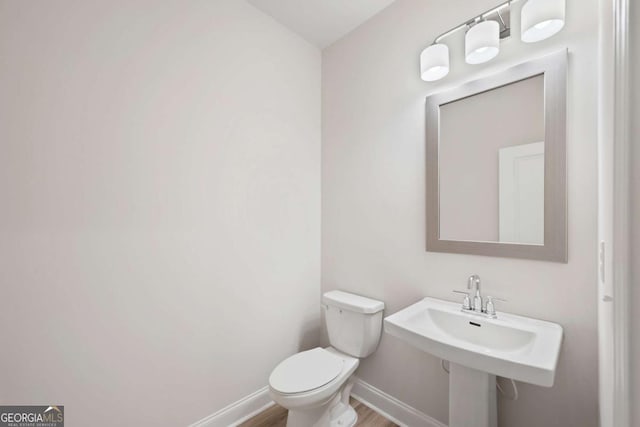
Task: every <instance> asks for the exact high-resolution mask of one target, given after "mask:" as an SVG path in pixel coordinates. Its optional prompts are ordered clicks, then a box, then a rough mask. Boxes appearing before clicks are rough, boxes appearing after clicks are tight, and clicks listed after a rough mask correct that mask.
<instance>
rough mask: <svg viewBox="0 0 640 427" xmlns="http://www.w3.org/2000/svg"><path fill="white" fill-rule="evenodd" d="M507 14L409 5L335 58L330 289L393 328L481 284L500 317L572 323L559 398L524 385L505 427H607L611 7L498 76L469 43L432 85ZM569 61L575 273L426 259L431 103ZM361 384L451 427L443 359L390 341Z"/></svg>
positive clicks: (357, 36)
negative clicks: (469, 56)
mask: <svg viewBox="0 0 640 427" xmlns="http://www.w3.org/2000/svg"><path fill="white" fill-rule="evenodd" d="M521 4H522V3H521V2H520V3H516V5H514V9H515V13H519V8H520V7H521ZM494 5H495V1H493V0H478V1H474V2H469V1H467V0H429V1H425V0H398V1H396V2H395V3H394V4H393V5H391V6H390V7H389V8H387V9H385V10H384V11H383V12H382V13H381V14H379V15H377V16H375V17H374V18H373V19H372V20H370V21H368V22H367V23H366V24H365V25H363V26H362V27H360V28H358V29H357V30H356V31H354V32H352V33H351V34H349V35H348V36H347V37H346V38H344V39H342V40H340V41H339V42H337V43H336V44H334V45H332V46H331V47H329V48H328V49H326V50H325V51H323V81H322V85H323V105H322V113H323V127H322V131H323V144H322V156H323V157H322V158H323V163H322V221H323V226H322V288H323V290H325V291H326V290H329V289H334V288H339V289H344V290H348V291H352V292H356V293H359V294H363V295H367V296H371V297H374V298H379V299H382V300H384V301H385V302H386V303H387V310H386V313H387V314H390V313H394V312H396V311H397V310H399V309H401V308H403V307H405V306H407V305H409V304H411V303H413V302H416V301H417V300H418V299H420V298H422V297H424V296H426V295H429V296H434V297H438V298H443V299H448V300H457V297H455V296H454V295H453V294H452V293H451V290H452V289H460V288H462V287H464V286H465V284H466V278H467V277H468V275H470V274H472V273H477V274H479V275H480V276H481V277H482V278H483V283H484V289H485V290H486V292H491V293H492V294H494V295H498V296H501V297H504V298H506V299H508V300H509V302H508V303H506V304H503V305H501V306H499V307H498V309H500V310H504V311H509V312H513V313H519V314H522V315H526V316H531V317H535V318H540V319H545V320H550V321H554V322H558V323H560V324H561V325H562V326H563V327H564V332H565V339H564V343H563V347H562V353H561V356H560V361H559V364H558V370H557V376H556V383H555V385H554V387H553V388H550V389H547V388H541V387H536V386H532V385H526V384H519V389H520V399H519V400H518V401H516V402H513V401H508V400H503V399H501V400H500V402H499V411H500V414H499V418H500V425H502V426H505V427H534V426H542V425H543V426H547V427H567V426H580V427H590V426H596V425H597V423H598V384H597V369H598V367H597V315H596V313H597V306H596V280H597V272H596V256H595V249H594V248H596V238H597V236H596V233H597V222H596V219H597V218H596V214H597V192H596V188H597V161H596V160H597V127H596V126H597V28H598V19H597V11H598V3H597V1H596V0H587V1H585V0H569V1H568V2H567V9H568V10H567V17H568V20H567V26H566V28H565V29H564V30H563V31H562V33H561V34H559V35H557V36H556V37H554V38H552V39H549V40H547V41H544V42H541V43H537V44H533V45H525V44H522V43H521V42H520V41H519V38H518V37H517V36H516V37H513V38H511V39H510V40H508V41H506V42H505V43H503V45H502V52H501V53H500V56H499V57H498V58H497V59H496V60H495V61H492V62H491V63H489V64H486V65H480V66H467V65H465V64H464V62H463V53H462V49H463V48H462V46H463V44H462V35H460V36H459V37H458V38H457V40H452V41H450V42H449V45H450V46H451V47H452V50H451V54H452V59H453V63H452V72H451V74H450V75H449V76H448V77H447V78H446V79H445V80H443V81H441V82H440V83H436V84H428V83H425V82H423V81H421V80H420V79H419V66H418V57H419V54H420V52H421V50H422V49H423V48H424V47H426V46H427V45H428V44H429V43H430V42H431V40H433V38H434V37H435V36H436V35H437V34H438V33H440V32H442V31H444V30H447V29H448V28H450V27H452V26H454V25H456V24H459V23H460V22H463V21H464V20H465V19H468V18H470V17H472V16H473V15H474V13H480V12H482V11H484V10H486V9H488V8H489V7H492V6H494ZM514 34H519V28H517V26H516V27H515V28H514ZM564 47H568V48H569V52H570V54H569V88H568V93H569V97H568V132H567V137H568V140H567V144H568V148H567V149H568V153H567V154H568V156H567V158H568V161H567V163H568V164H567V168H568V212H569V221H568V238H569V262H568V264H561V263H547V262H534V261H527V260H514V259H500V258H490V257H476V256H466V255H453V254H440V253H427V252H425V140H424V133H425V123H424V99H425V97H426V96H427V95H428V94H430V93H432V92H434V91H439V90H442V89H444V88H447V87H451V86H455V85H458V84H460V83H461V82H463V81H464V80H467V79H472V78H477V77H480V76H482V75H485V74H486V73H490V72H493V71H497V70H500V69H503V68H504V67H506V66H508V65H511V64H515V63H518V62H522V61H525V60H527V59H532V58H536V57H538V56H540V55H542V54H544V53H546V52H553V51H557V50H559V49H561V48H564ZM359 375H360V376H361V377H362V378H363V379H364V380H365V381H367V382H369V383H371V384H372V385H374V386H375V387H378V388H380V389H382V390H383V391H385V392H387V393H389V394H391V395H393V396H395V397H397V398H399V399H400V400H402V401H404V402H406V403H408V404H410V405H412V406H414V407H415V408H417V409H419V410H421V411H423V412H425V413H427V414H429V415H431V416H433V417H435V418H437V419H439V420H441V421H443V422H446V421H447V418H448V413H447V411H448V410H447V407H448V401H447V395H448V382H447V381H448V378H447V375H446V374H445V373H444V372H443V371H442V369H441V368H440V363H439V360H437V359H435V358H433V357H431V356H430V355H428V354H425V353H421V352H420V351H417V350H414V349H413V348H411V347H409V346H408V345H406V344H404V343H403V342H401V341H399V340H397V339H395V338H393V337H390V336H387V335H384V336H383V339H382V342H381V345H380V348H379V349H378V351H377V352H376V353H375V354H374V355H372V356H371V357H370V358H368V359H367V360H365V361H364V362H363V363H362V365H361V368H360V369H359Z"/></svg>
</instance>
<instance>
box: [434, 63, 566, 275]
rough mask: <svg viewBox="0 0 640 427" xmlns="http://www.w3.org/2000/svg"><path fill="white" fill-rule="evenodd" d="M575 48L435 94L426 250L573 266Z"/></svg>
mask: <svg viewBox="0 0 640 427" xmlns="http://www.w3.org/2000/svg"><path fill="white" fill-rule="evenodd" d="M566 73H567V53H566V51H563V52H559V53H556V54H553V55H549V56H547V57H544V58H542V59H538V60H535V61H530V62H527V63H525V64H521V65H518V66H516V67H513V68H510V69H508V70H506V71H504V72H501V73H499V74H496V75H493V76H491V77H487V78H483V79H481V80H476V81H474V82H471V83H467V84H465V85H463V86H461V87H458V88H455V89H453V90H449V91H446V92H442V93H438V94H436V95H432V96H429V97H428V98H427V102H426V110H427V111H426V112H427V117H426V119H427V123H426V125H427V250H428V251H432V252H451V253H464V254H474V255H487V256H500V257H513V258H529V259H538V260H548V261H558V262H566V261H567V237H566V229H567V227H566V218H567V214H566V166H565V158H566V123H565V122H566V80H567V76H566Z"/></svg>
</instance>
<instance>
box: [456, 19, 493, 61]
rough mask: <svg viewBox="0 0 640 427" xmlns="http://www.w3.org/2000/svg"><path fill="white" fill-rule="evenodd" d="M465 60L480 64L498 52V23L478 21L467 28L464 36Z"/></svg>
mask: <svg viewBox="0 0 640 427" xmlns="http://www.w3.org/2000/svg"><path fill="white" fill-rule="evenodd" d="M464 51H465V61H466V62H467V64H482V63H483V62H487V61H490V60H492V59H493V58H495V57H496V55H497V54H498V52H500V24H498V22H497V21H480V22H478V23H477V24H475V25H474V26H473V27H471V28H469V31H467V34H466V35H465V36H464Z"/></svg>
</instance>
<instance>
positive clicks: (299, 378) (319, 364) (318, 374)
mask: <svg viewBox="0 0 640 427" xmlns="http://www.w3.org/2000/svg"><path fill="white" fill-rule="evenodd" d="M343 365H344V360H343V359H342V358H340V357H338V356H336V355H335V354H333V353H331V352H329V351H327V350H325V349H323V348H320V347H318V348H314V349H313V350H308V351H303V352H301V353H297V354H294V355H293V356H291V357H288V358H287V359H285V360H283V361H282V362H281V363H280V364H279V365H278V366H276V368H275V369H274V370H273V372H272V373H271V376H270V377H269V385H270V386H271V387H272V388H273V389H274V390H275V391H277V392H279V393H283V394H296V393H304V392H308V391H311V390H315V389H317V388H320V387H322V386H324V385H326V384H328V383H330V382H331V381H333V380H334V379H336V377H337V376H338V375H339V374H340V373H341V372H342V369H343Z"/></svg>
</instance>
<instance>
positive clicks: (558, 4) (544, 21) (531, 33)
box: [520, 0, 566, 43]
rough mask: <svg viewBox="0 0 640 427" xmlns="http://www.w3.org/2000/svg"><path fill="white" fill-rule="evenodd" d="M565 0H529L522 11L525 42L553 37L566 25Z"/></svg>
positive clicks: (522, 28) (521, 22)
mask: <svg viewBox="0 0 640 427" xmlns="http://www.w3.org/2000/svg"><path fill="white" fill-rule="evenodd" d="M565 9H566V5H565V0H529V1H528V2H527V3H526V4H525V5H524V6H522V11H521V12H520V37H521V38H522V41H523V42H525V43H533V42H538V41H540V40H544V39H546V38H549V37H551V36H552V35H554V34H556V33H557V32H558V31H560V30H561V29H562V27H564V15H565Z"/></svg>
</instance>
